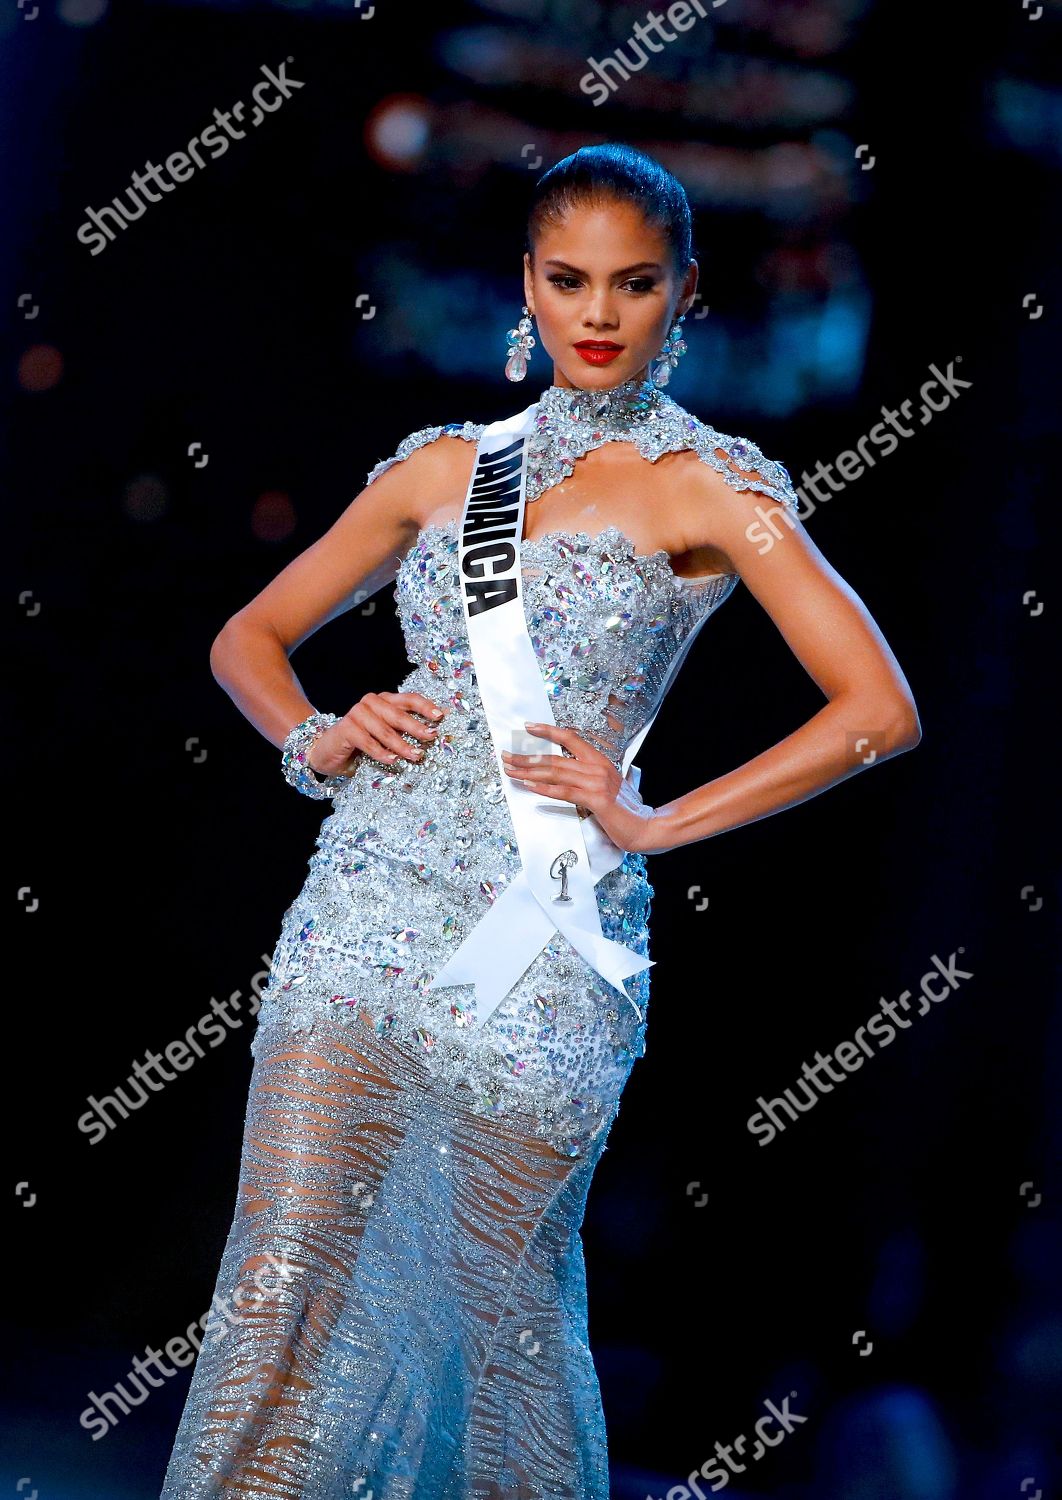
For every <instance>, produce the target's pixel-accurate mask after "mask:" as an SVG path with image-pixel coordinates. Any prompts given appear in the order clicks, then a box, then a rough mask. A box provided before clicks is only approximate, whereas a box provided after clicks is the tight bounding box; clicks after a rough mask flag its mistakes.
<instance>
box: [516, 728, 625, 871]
mask: <svg viewBox="0 0 1062 1500" xmlns="http://www.w3.org/2000/svg"><path fill="white" fill-rule="evenodd" d="M525 727H526V728H527V730H528V731H529V733H531V734H533V735H535V737H536V738H538V739H543V740H552V741H553V742H554V744H557V745H560V747H561V749H562V750H566V751H568V754H567V755H553V754H542V755H515V754H513V753H512V752H511V751H508V750H503V751H502V753H501V758H502V764H503V765H504V767H505V770H506V773H507V774H508V775H509V776H511V777H512V778H513V780H514V781H519V782H522V783H523V785H524V786H526V787H529V788H530V789H531V790H532V791H535V792H540V793H541V794H542V796H543V797H553V798H555V799H556V800H557V801H558V802H573V803H574V804H575V806H576V807H579V808H585V809H586V810H587V811H588V812H591V813H593V815H594V818H595V819H596V820H597V822H598V823H599V824H600V825H601V828H602V829H603V830H604V832H605V833H606V834H607V835H608V837H609V838H610V839H611V840H612V842H613V843H614V844H615V845H617V847H618V848H620V849H626V850H628V851H630V852H632V853H639V852H643V851H644V852H647V851H649V850H650V849H651V848H652V834H651V828H652V820H653V818H654V816H655V813H654V810H653V808H651V807H647V806H646V804H645V803H644V802H643V801H642V799H641V797H640V796H639V795H638V792H637V790H636V789H635V787H634V786H633V784H632V783H631V782H630V781H628V780H627V779H626V778H625V777H623V776H621V775H620V773H619V771H618V770H617V769H616V767H615V766H614V765H613V764H612V762H611V761H610V760H609V758H608V756H607V755H602V753H601V751H600V750H598V749H597V748H596V747H595V746H593V745H591V744H589V743H588V742H587V741H586V740H584V739H583V737H582V735H580V734H576V732H575V730H574V729H561V728H559V727H558V726H557V725H555V724H527V725H526V726H525Z"/></svg>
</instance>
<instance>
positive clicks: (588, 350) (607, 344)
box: [575, 339, 623, 365]
mask: <svg viewBox="0 0 1062 1500" xmlns="http://www.w3.org/2000/svg"><path fill="white" fill-rule="evenodd" d="M575 348H576V349H577V350H578V351H579V354H580V356H581V357H582V358H583V359H585V360H586V362H587V364H588V365H607V364H611V362H612V361H613V360H614V359H615V358H616V355H617V354H622V353H623V345H622V344H614V343H613V342H612V340H611V339H583V340H582V341H581V343H578V344H576V345H575Z"/></svg>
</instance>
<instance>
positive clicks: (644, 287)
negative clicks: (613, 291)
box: [546, 271, 656, 297]
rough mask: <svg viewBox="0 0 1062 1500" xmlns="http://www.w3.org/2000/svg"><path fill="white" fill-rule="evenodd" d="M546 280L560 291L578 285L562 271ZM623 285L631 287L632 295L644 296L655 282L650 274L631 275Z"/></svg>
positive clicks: (573, 277)
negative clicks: (565, 284)
mask: <svg viewBox="0 0 1062 1500" xmlns="http://www.w3.org/2000/svg"><path fill="white" fill-rule="evenodd" d="M546 280H547V281H549V282H550V283H551V284H552V285H553V286H555V287H557V289H558V290H559V291H562V292H571V291H574V290H575V289H576V288H577V287H578V286H579V285H580V283H579V280H578V278H577V277H575V276H570V275H567V274H566V273H565V272H563V271H559V272H556V273H555V274H554V275H552V276H547V278H546ZM562 282H571V283H572V285H570V286H563V285H562V284H561V283H562ZM623 286H625V287H631V288H633V289H634V290H633V292H632V295H634V296H638V297H644V296H645V294H646V293H647V292H651V291H652V290H653V288H654V287H655V286H656V282H655V281H654V280H653V278H652V277H651V276H631V277H630V278H629V279H628V280H627V281H625V282H623Z"/></svg>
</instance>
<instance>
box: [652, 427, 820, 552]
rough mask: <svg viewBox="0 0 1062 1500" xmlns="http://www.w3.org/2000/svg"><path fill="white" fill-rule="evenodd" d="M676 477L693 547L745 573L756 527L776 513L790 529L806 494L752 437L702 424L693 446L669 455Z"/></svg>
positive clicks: (682, 522)
mask: <svg viewBox="0 0 1062 1500" xmlns="http://www.w3.org/2000/svg"><path fill="white" fill-rule="evenodd" d="M666 458H667V460H668V461H669V464H670V466H671V469H672V473H673V475H674V477H675V478H677V479H678V480H679V482H678V484H677V485H676V487H675V500H674V504H675V506H676V510H677V513H678V514H677V519H678V521H679V525H680V526H681V528H682V533H683V537H684V539H685V544H686V546H687V548H688V549H689V550H690V551H691V552H692V553H703V554H705V555H708V554H710V555H712V556H713V557H714V558H715V559H716V560H717V561H719V562H720V564H721V565H723V566H725V567H726V569H727V571H731V572H735V573H740V572H741V571H742V568H741V562H740V555H741V554H742V553H744V552H745V550H746V549H747V547H748V545H749V542H750V541H751V540H753V538H752V529H753V528H755V527H757V526H761V525H764V524H766V525H767V526H770V524H771V517H772V516H777V517H778V518H779V519H780V520H782V519H784V522H785V529H787V530H790V531H791V530H793V529H794V528H795V527H798V525H799V516H800V496H799V495H798V493H797V491H796V490H795V489H794V486H793V482H792V480H791V478H790V476H789V472H788V470H787V469H786V468H785V466H784V465H783V464H781V463H779V462H778V461H777V460H775V459H773V458H769V457H768V456H767V455H766V454H765V453H764V452H763V450H762V449H761V448H760V447H759V445H758V444H757V443H756V442H754V441H753V440H752V439H751V438H746V437H735V436H732V435H731V434H729V433H722V432H718V431H717V430H716V429H715V428H714V427H711V426H709V425H708V424H707V423H699V424H698V428H697V430H696V431H695V432H694V434H693V441H692V443H691V445H690V447H688V448H685V449H682V450H681V451H679V452H675V453H672V454H668V455H666Z"/></svg>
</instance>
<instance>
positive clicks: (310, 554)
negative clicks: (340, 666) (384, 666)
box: [210, 437, 467, 769]
mask: <svg viewBox="0 0 1062 1500" xmlns="http://www.w3.org/2000/svg"><path fill="white" fill-rule="evenodd" d="M466 448H467V444H466V443H465V442H464V440H463V439H461V438H456V437H441V438H439V439H437V440H436V441H434V442H429V443H427V444H425V445H424V446H423V447H422V448H418V449H417V450H416V451H415V452H413V453H412V454H410V456H409V457H408V458H406V459H403V460H401V461H400V462H399V463H396V464H394V465H393V466H392V467H391V468H390V469H388V470H386V471H385V472H384V473H383V474H381V475H380V476H379V477H378V478H377V479H375V480H374V481H373V483H372V484H370V485H366V487H365V488H364V489H363V490H362V491H361V492H360V494H358V495H357V496H356V498H355V499H354V500H353V501H352V502H351V503H350V505H349V506H348V507H347V508H346V510H345V511H344V512H343V514H342V515H341V516H340V517H339V519H338V520H337V521H336V522H335V524H334V525H333V526H331V527H330V528H329V530H328V531H326V532H325V533H324V535H323V536H322V537H321V538H320V540H318V541H316V542H314V543H313V545H312V546H310V547H308V548H307V549H306V551H305V552H301V553H300V554H299V556H298V557H296V558H294V559H293V560H292V561H291V562H290V563H289V564H288V565H287V567H286V568H284V569H283V571H282V572H281V573H279V574H278V575H277V576H276V578H274V579H273V581H272V582H271V583H269V584H267V585H266V587H265V588H264V589H263V590H262V591H261V592H260V593H259V594H257V595H256V596H255V597H254V598H253V599H252V600H251V601H250V603H248V604H245V605H244V607H243V608H242V609H241V610H239V611H237V613H236V614H234V615H233V616H232V617H231V619H229V620H228V621H227V622H226V624H225V625H224V626H223V628H222V629H221V631H220V632H219V633H218V635H217V637H216V638H215V640H214V643H213V645H212V647H211V650H210V668H211V671H212V672H213V674H214V677H215V678H216V680H217V681H218V683H219V684H220V686H221V687H223V688H224V690H225V691H226V692H227V693H228V695H229V697H230V698H231V699H232V701H233V702H234V703H235V704H236V707H237V708H238V709H239V710H240V712H241V713H242V714H243V715H244V717H245V718H247V719H248V720H249V721H250V722H251V723H252V724H253V725H254V726H255V728H256V729H258V730H260V731H261V733H262V734H263V735H264V736H265V737H266V739H267V740H269V741H270V742H271V743H272V744H274V745H276V746H277V747H278V748H279V747H280V746H282V745H283V743H284V740H285V738H286V736H287V734H288V733H289V731H290V730H291V729H293V728H294V726H295V725H296V724H300V723H302V721H303V720H304V719H305V718H307V717H308V716H309V715H310V714H311V713H313V712H314V705H313V704H311V703H310V701H309V699H308V698H307V697H306V694H305V693H304V692H303V690H302V686H301V684H300V683H299V680H298V678H297V677H296V675H295V672H294V670H293V669H292V666H291V663H290V661H289V657H290V656H291V654H292V653H293V652H294V651H295V649H296V647H298V646H299V645H301V644H302V642H303V641H305V640H307V639H308V638H309V636H311V635H313V634H314V632H315V631H317V630H319V629H320V628H321V626H322V625H324V624H326V623H327V622H328V621H329V620H334V619H335V618H336V617H337V616H338V615H341V614H343V613H344V612H345V611H346V610H349V609H351V608H352V607H353V606H354V605H355V604H356V603H358V602H360V601H361V600H362V599H364V598H365V597H367V596H368V595H369V594H372V593H375V592H376V591H377V589H380V588H383V587H385V586H386V585H387V584H388V583H390V582H392V581H393V580H394V578H395V575H396V573H397V570H398V564H399V562H400V561H401V559H402V556H403V554H404V553H405V552H407V551H408V550H409V548H410V547H411V546H412V545H413V542H414V541H415V539H416V535H417V532H418V530H419V529H420V527H421V525H422V520H421V517H422V515H423V514H424V513H425V512H426V511H427V510H428V509H430V508H431V507H432V506H433V505H435V506H437V505H438V502H439V497H440V495H444V496H445V495H446V494H447V493H449V490H450V489H452V488H453V485H454V480H455V477H456V476H459V475H460V473H461V469H460V457H461V455H460V452H459V451H457V450H462V449H466ZM398 696H402V695H398ZM425 701H427V700H425ZM338 711H339V710H337V712H338ZM376 717H377V718H379V712H378V710H377V714H376ZM406 732H411V731H410V728H409V726H407V727H406ZM378 738H379V742H380V744H382V745H387V746H389V747H390V748H391V749H392V751H393V750H396V749H399V748H400V749H401V751H404V752H408V750H409V745H408V743H407V742H406V741H404V740H402V739H401V736H400V735H399V734H398V733H397V732H394V731H393V729H389V730H388V731H387V733H386V734H385V733H384V732H383V726H382V722H381V726H380V733H379V736H378ZM392 758H393V757H392ZM313 764H314V765H315V767H316V766H318V757H317V755H316V746H315V756H314V760H313ZM320 768H321V769H329V768H328V767H320Z"/></svg>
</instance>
